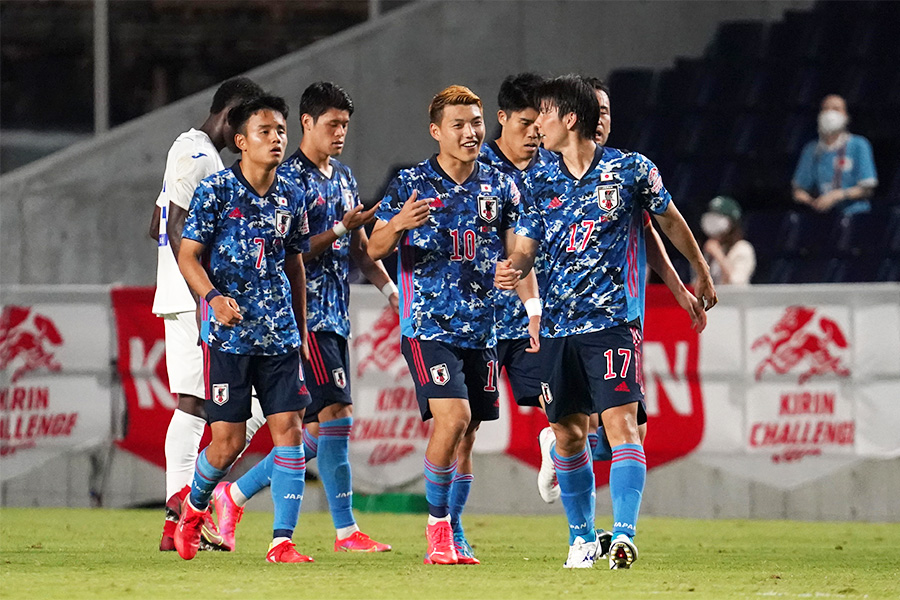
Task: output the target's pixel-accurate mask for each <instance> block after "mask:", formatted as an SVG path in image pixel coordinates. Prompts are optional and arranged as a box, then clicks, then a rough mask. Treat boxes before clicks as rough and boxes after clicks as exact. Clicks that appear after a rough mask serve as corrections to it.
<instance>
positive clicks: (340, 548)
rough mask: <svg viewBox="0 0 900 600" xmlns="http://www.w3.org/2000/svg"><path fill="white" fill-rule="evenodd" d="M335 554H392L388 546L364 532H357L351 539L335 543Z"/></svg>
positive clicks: (347, 538) (346, 538)
mask: <svg viewBox="0 0 900 600" xmlns="http://www.w3.org/2000/svg"><path fill="white" fill-rule="evenodd" d="M334 551H335V552H390V551H391V547H390V546H389V545H387V544H382V543H380V542H376V541H375V540H373V539H372V538H370V537H369V536H367V535H366V534H364V533H363V532H362V531H357V532H355V533H353V534H351V535H350V536H349V537H345V538H344V539H342V540H335V541H334Z"/></svg>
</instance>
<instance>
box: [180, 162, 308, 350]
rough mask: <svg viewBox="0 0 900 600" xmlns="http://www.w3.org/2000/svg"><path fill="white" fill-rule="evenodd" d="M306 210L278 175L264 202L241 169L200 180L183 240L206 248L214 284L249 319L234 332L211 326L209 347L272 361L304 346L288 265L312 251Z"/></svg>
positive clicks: (300, 197)
mask: <svg viewBox="0 0 900 600" xmlns="http://www.w3.org/2000/svg"><path fill="white" fill-rule="evenodd" d="M306 205H307V196H306V193H305V192H304V191H303V190H300V189H298V188H297V187H296V186H295V185H294V184H293V183H292V182H290V181H289V180H288V179H285V178H283V177H281V176H276V178H275V182H274V183H273V184H272V187H271V188H270V189H269V190H268V191H267V192H266V194H265V195H264V196H262V197H260V196H259V195H258V194H257V193H256V191H255V190H254V189H253V187H252V186H251V185H250V184H249V183H248V182H247V180H246V179H244V176H243V174H242V173H241V169H240V162H238V163H236V164H235V165H234V166H233V167H231V168H230V169H225V170H223V171H219V172H218V173H215V174H213V175H210V176H209V177H207V178H205V179H203V180H201V181H200V185H198V186H197V189H196V191H195V192H194V197H193V199H192V200H191V210H190V213H189V214H188V217H187V220H186V221H185V224H184V232H183V237H184V238H185V239H190V240H194V241H196V242H199V243H201V244H203V245H204V246H206V249H207V254H208V260H209V264H208V265H207V269H206V270H207V273H209V279H210V281H212V284H213V285H214V286H215V288H216V289H217V290H219V292H221V293H222V294H223V295H225V296H230V297H231V298H234V299H235V301H237V303H238V306H240V308H241V314H242V315H243V317H244V319H243V320H242V321H241V322H240V323H238V324H237V325H235V326H234V327H231V328H228V327H223V326H221V325H219V324H218V323H216V322H215V321H214V320H211V322H210V323H209V333H208V336H207V341H208V343H209V345H210V346H211V347H212V348H216V349H217V350H220V351H222V352H227V353H229V354H257V355H275V354H285V353H287V352H289V351H291V350H294V349H296V348H299V347H300V331H299V330H298V328H297V321H296V320H295V319H294V311H293V309H292V307H291V286H290V283H289V282H288V278H287V275H286V274H285V273H284V258H285V255H286V254H299V253H302V252H307V251H308V250H309V225H308V223H307V218H306ZM209 316H210V317H212V309H210V310H209ZM204 329H205V328H204Z"/></svg>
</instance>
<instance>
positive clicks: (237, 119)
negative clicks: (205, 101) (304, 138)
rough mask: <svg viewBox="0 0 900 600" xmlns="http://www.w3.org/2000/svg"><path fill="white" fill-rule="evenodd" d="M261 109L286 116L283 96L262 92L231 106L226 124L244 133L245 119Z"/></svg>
mask: <svg viewBox="0 0 900 600" xmlns="http://www.w3.org/2000/svg"><path fill="white" fill-rule="evenodd" d="M261 110H274V111H275V112H280V113H281V116H283V117H284V118H285V119H287V116H288V105H287V102H285V100H284V98H282V97H281V96H273V95H272V94H265V93H264V94H263V95H262V96H257V97H256V98H252V99H250V100H247V101H246V102H241V103H240V104H238V105H237V106H235V107H234V108H232V109H231V110H230V111H229V112H228V124H229V125H231V128H232V129H234V130H235V131H236V132H239V133H245V131H244V126H245V125H246V124H247V121H249V120H250V117H252V116H253V115H255V114H256V113H258V112H259V111H261Z"/></svg>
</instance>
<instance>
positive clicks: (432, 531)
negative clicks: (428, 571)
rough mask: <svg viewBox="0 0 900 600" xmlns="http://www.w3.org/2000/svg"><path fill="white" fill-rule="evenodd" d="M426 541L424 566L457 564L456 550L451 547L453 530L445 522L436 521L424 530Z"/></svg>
mask: <svg viewBox="0 0 900 600" xmlns="http://www.w3.org/2000/svg"><path fill="white" fill-rule="evenodd" d="M425 538H426V539H427V540H428V552H427V553H426V554H425V560H424V563H425V564H426V565H455V564H457V563H458V562H459V557H458V556H457V554H456V548H455V547H454V546H453V529H452V528H451V527H450V523H448V522H447V521H438V522H437V523H435V524H434V525H429V526H428V527H427V528H426V529H425Z"/></svg>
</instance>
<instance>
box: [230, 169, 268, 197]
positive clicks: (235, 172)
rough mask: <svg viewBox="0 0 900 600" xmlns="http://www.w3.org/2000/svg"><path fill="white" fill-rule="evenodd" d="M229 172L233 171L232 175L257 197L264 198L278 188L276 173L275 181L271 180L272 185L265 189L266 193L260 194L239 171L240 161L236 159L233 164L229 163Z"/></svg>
mask: <svg viewBox="0 0 900 600" xmlns="http://www.w3.org/2000/svg"><path fill="white" fill-rule="evenodd" d="M231 172H232V173H234V176H235V177H236V178H237V180H238V181H240V182H241V185H242V186H244V187H245V188H247V191H248V192H250V193H251V194H253V195H254V196H256V197H257V198H265V197H266V196H268V195H270V194H274V193H275V192H276V191H277V189H278V175H275V181H273V182H272V187H270V188H269V189H268V190H266V193H265V194H263V195H262V196H260V195H259V193H258V192H257V191H256V190H255V189H254V188H253V186H252V185H250V182H249V181H247V179H246V178H245V177H244V174H243V173H242V172H241V161H240V160H238V161H237V162H235V163H234V164H233V165H231Z"/></svg>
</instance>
